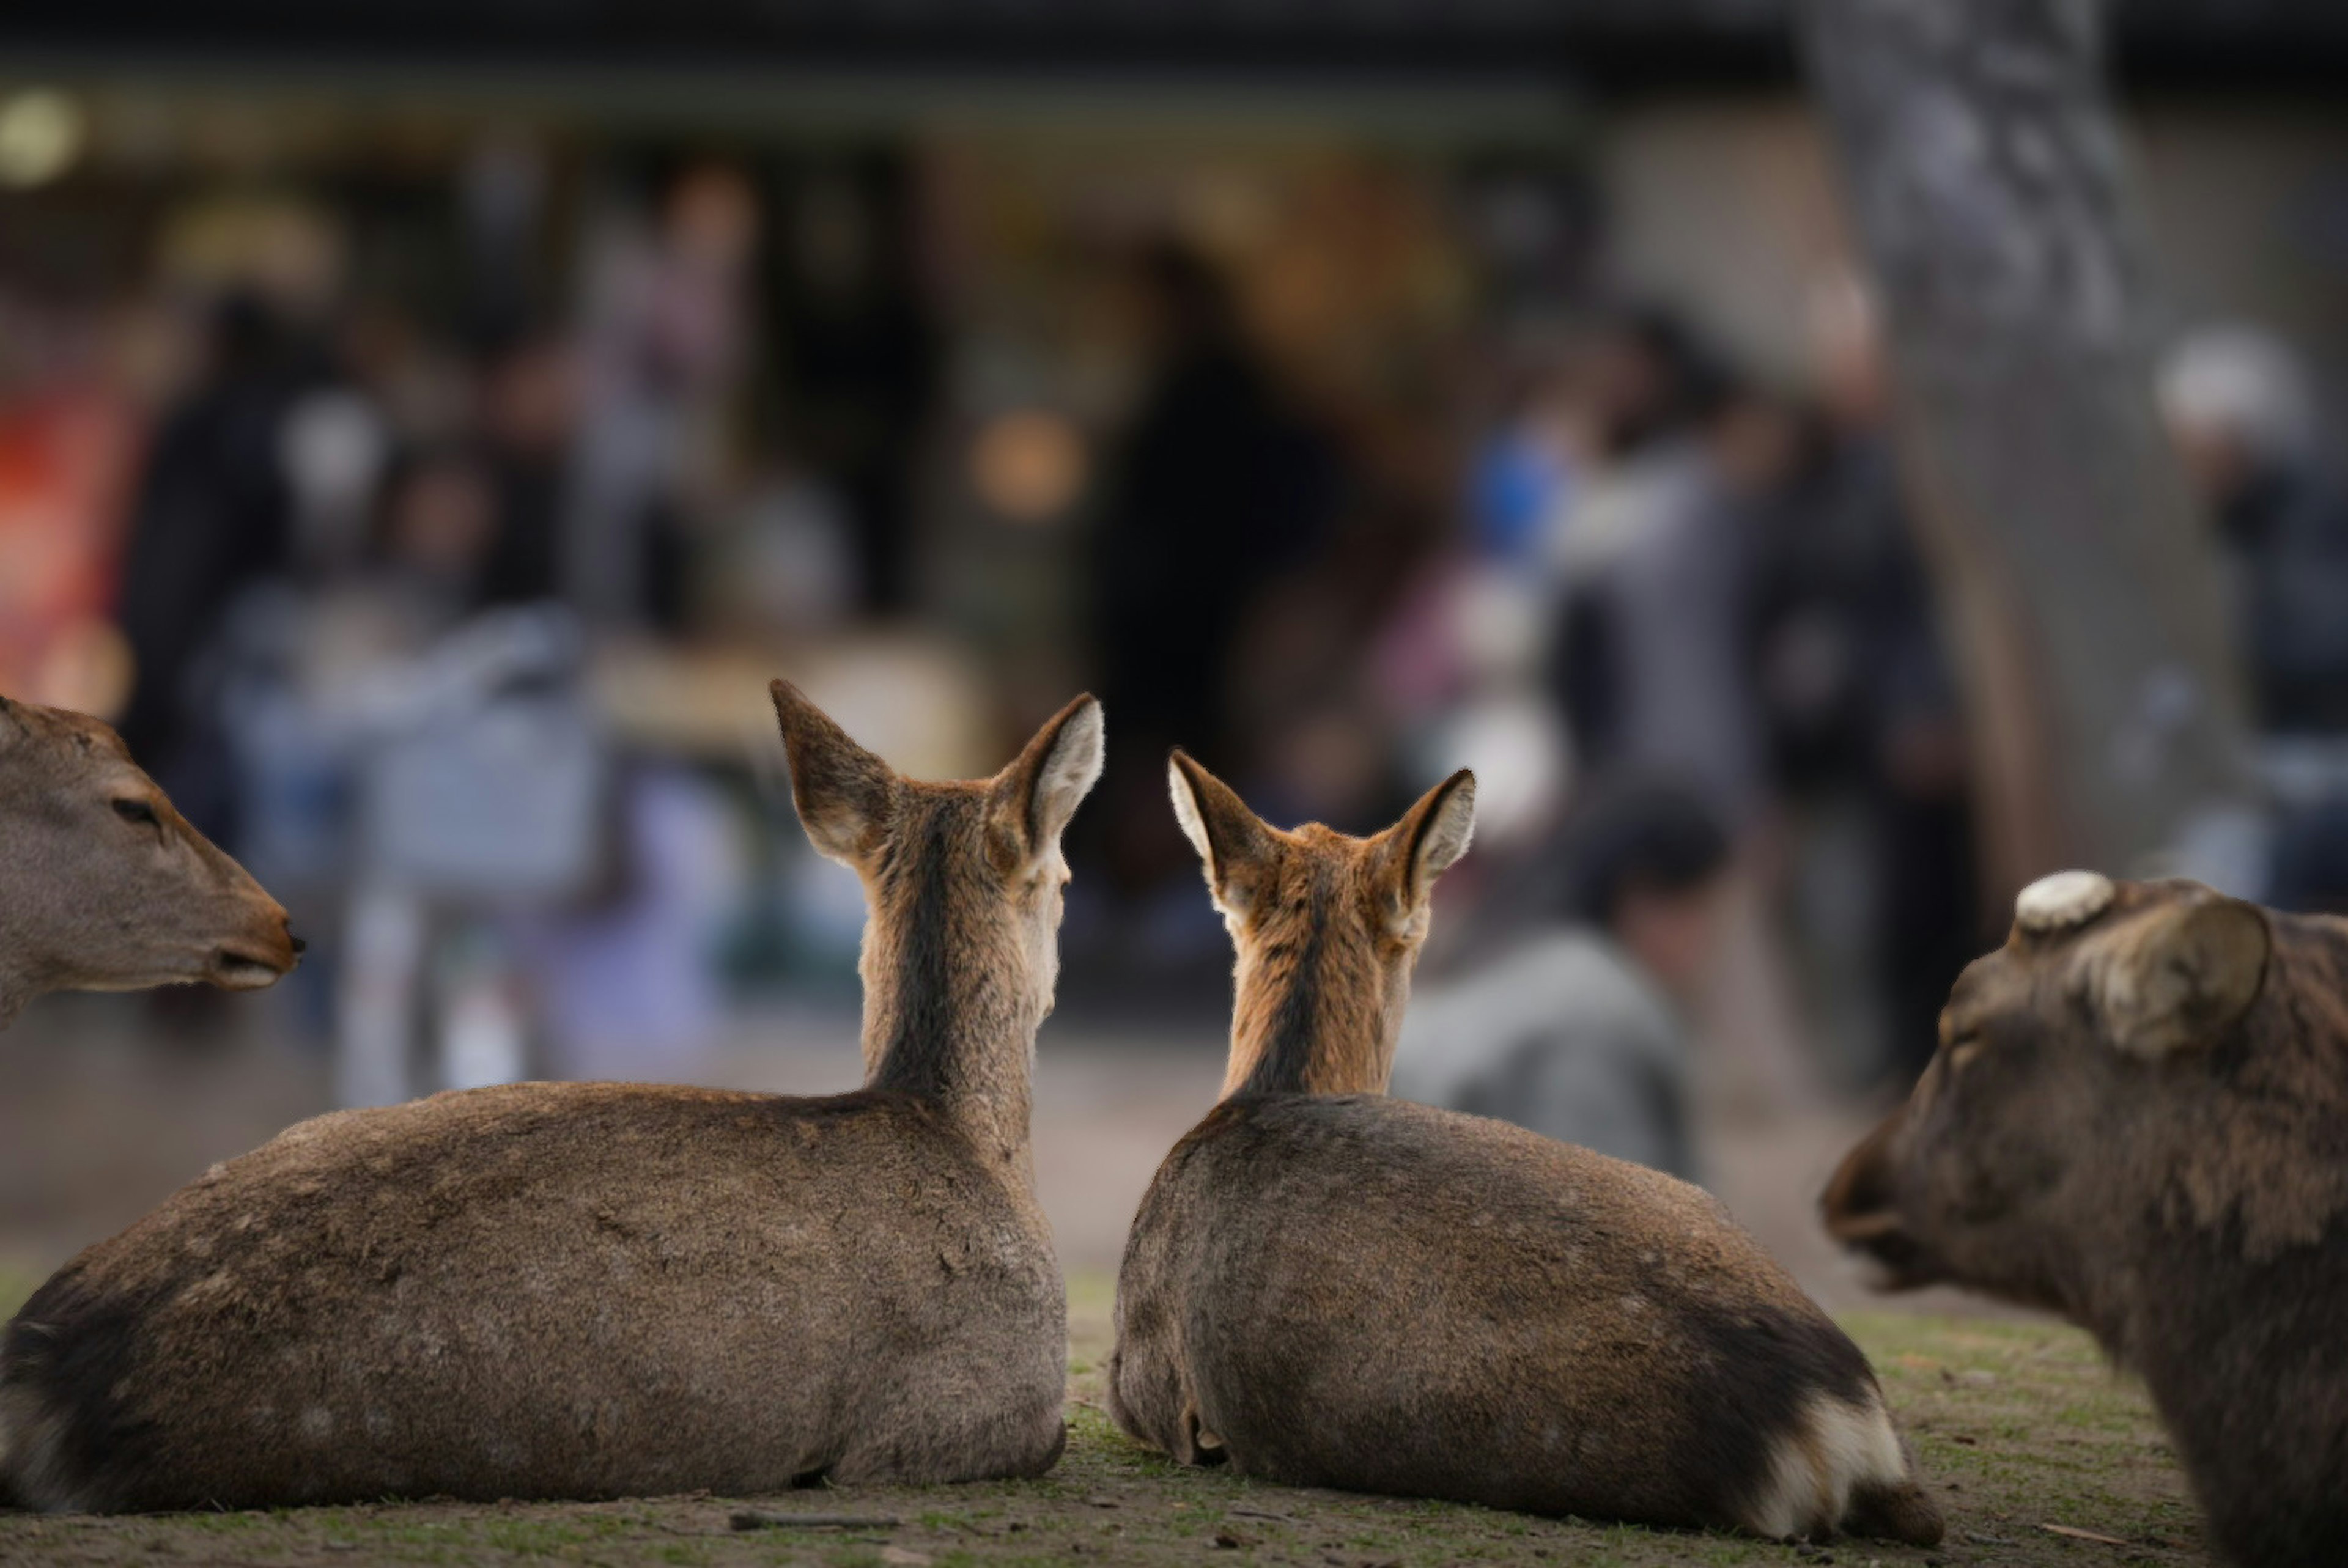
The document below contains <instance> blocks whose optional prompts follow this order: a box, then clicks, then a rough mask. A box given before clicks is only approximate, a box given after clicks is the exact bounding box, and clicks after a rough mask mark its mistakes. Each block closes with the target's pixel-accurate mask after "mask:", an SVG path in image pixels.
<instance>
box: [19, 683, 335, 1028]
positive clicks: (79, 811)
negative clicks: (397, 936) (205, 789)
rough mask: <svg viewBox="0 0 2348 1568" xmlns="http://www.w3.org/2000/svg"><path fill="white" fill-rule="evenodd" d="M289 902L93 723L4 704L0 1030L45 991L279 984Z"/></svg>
mask: <svg viewBox="0 0 2348 1568" xmlns="http://www.w3.org/2000/svg"><path fill="white" fill-rule="evenodd" d="M301 952H302V944H301V942H300V941H299V940H298V939H297V938H295V937H294V936H293V931H292V929H291V928H290V927H288V925H287V924H286V918H285V909H284V907H283V905H281V904H279V903H278V902H277V900H276V899H274V898H272V897H270V896H269V895H268V894H266V893H264V892H263V891H262V890H261V885H260V884H259V883H257V882H255V881H254V880H253V879H252V877H251V876H247V875H246V874H245V870H244V867H242V866H239V865H238V864H237V863H236V862H235V861H233V860H232V859H230V858H229V857H228V856H226V855H223V854H221V851H220V850H219V849H217V848H215V847H214V846H213V845H211V843H210V842H209V841H208V840H207V839H206V838H205V837H204V835H202V834H201V833H198V832H197V831H196V830H195V829H194V828H193V827H192V826H191V825H189V823H188V819H187V818H186V817H183V816H181V815H180V814H179V813H178V812H176V811H174V810H172V809H171V803H170V801H169V800H166V799H165V798H164V796H163V792H162V791H161V790H160V789H158V788H156V787H155V781H154V780H152V779H150V778H149V777H148V776H147V775H146V774H143V773H141V772H139V768H138V765H137V764H134V763H133V762H131V760H130V753H129V749H128V748H127V747H125V746H124V745H123V743H122V740H121V737H119V736H118V735H117V734H116V733H114V732H113V731H112V730H110V729H108V727H107V726H106V725H104V724H102V723H99V722H98V720H96V719H93V718H90V717H88V715H86V714H82V713H71V712H65V711H64V710H62V709H57V708H40V707H35V706H34V705H33V704H31V703H29V702H11V701H9V700H8V699H7V698H5V697H0V1029H5V1028H6V1027H7V1026H8V1025H9V1024H10V1023H12V1022H14V1021H15V1018H16V1015H17V1014H18V1013H20V1012H22V1011H23V1010H24V1009H25V1005H26V1003H27V1002H29V1001H31V1000H32V999H34V998H35V997H37V996H40V995H42V994H43V993H44V992H47V991H66V990H79V991H128V990H139V989H145V988H146V987H149V986H165V985H173V984H179V983H183V982H188V981H209V982H211V984H213V985H216V986H220V987H221V988H223V989H228V990H254V989H260V988H261V987H263V986H269V985H273V984H275V983H276V982H277V981H278V980H279V979H281V978H283V976H284V975H285V974H286V973H287V972H288V971H290V970H291V969H292V968H293V964H294V960H295V959H296V958H298V957H299V956H300V954H301Z"/></svg>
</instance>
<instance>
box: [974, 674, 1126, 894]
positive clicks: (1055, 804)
mask: <svg viewBox="0 0 2348 1568" xmlns="http://www.w3.org/2000/svg"><path fill="white" fill-rule="evenodd" d="M1103 748H1104V738H1103V729H1102V718H1101V705H1100V701H1099V699H1097V698H1096V697H1094V696H1093V695H1092V694H1091V693H1090V692H1086V694H1085V695H1083V696H1081V697H1079V698H1077V699H1076V701H1075V702H1071V703H1069V704H1068V705H1067V706H1066V707H1065V708H1063V709H1061V710H1060V711H1059V712H1056V713H1055V714H1053V715H1052V717H1051V718H1050V719H1049V720H1048V721H1046V722H1045V725H1044V727H1043V728H1042V729H1040V730H1038V731H1036V732H1035V739H1034V740H1031V741H1029V742H1028V743H1027V746H1026V749H1025V750H1024V751H1022V752H1021V753H1019V755H1018V758H1017V760H1015V761H1014V762H1013V763H1012V764H1011V765H1010V766H1009V767H1007V768H1005V769H1004V770H1003V771H1002V772H1001V773H1000V774H996V775H995V779H994V811H995V814H996V819H997V820H998V821H1000V822H1002V823H1004V825H1006V826H1008V827H1009V828H1010V830H1011V833H1012V835H1013V836H1014V838H1015V839H1016V840H1017V842H1018V844H1019V846H1020V848H1021V850H1022V851H1023V852H1024V853H1025V855H1026V856H1028V857H1030V858H1031V859H1032V858H1035V857H1036V856H1042V855H1043V854H1044V853H1045V851H1046V850H1047V849H1049V848H1051V847H1052V846H1053V845H1056V844H1057V843H1059V841H1060V835H1061V833H1062V832H1064V831H1065V830H1066V827H1067V825H1068V819H1069V818H1071V817H1073V816H1075V815H1076V807H1077V806H1079V805H1082V804H1084V799H1085V796H1086V795H1087V794H1091V793H1092V787H1093V785H1094V784H1096V783H1097V782H1098V781H1099V779H1100V775H1101V759H1102V757H1103V755H1104V749H1103Z"/></svg>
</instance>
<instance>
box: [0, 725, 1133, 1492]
mask: <svg viewBox="0 0 2348 1568" xmlns="http://www.w3.org/2000/svg"><path fill="white" fill-rule="evenodd" d="M777 705H778V710H779V711H780V712H781V713H782V717H783V723H784V733H785V740H786V743H787V745H788V749H789V750H790V753H791V762H792V786H793V792H794V794H795V796H796V797H797V799H798V805H799V811H800V815H801V817H802V819H803V820H804V821H805V823H806V825H807V826H808V832H809V835H810V836H811V837H813V838H814V839H815V841H816V843H817V845H818V847H819V848H821V849H823V850H824V851H825V852H826V853H828V854H832V855H836V856H839V857H840V858H842V859H846V860H849V861H850V863H851V864H852V865H854V866H856V868H857V869H858V870H859V872H860V874H861V875H862V876H863V877H864V880H865V884H866V890H867V894H868V897H870V900H871V905H872V918H871V921H870V924H869V926H868V928H867V932H866V941H865V949H864V958H863V971H864V977H865V981H866V986H867V992H868V996H867V1009H866V1020H865V1025H866V1027H865V1047H866V1060H867V1087H866V1088H865V1089H864V1090H862V1091H858V1092H855V1093H851V1094H846V1095H839V1096H833V1097H829V1098H820V1099H799V1098H787V1097H780V1096H772V1095H760V1094H744V1093H731V1092H720V1091H705V1090H695V1089H670V1088H654V1087H647V1086H636V1085H623V1084H517V1085H510V1086H507V1087H504V1088H498V1089H487V1090H478V1091H469V1092H464V1093H451V1094H443V1095H438V1096H436V1097H434V1098H433V1099H430V1100H426V1101H421V1102H415V1103H412V1104H407V1105H401V1106H393V1107H390V1108H387V1109H384V1110H375V1111H353V1112H337V1113H335V1114H333V1115H329V1116H324V1117H320V1118H318V1119H316V1120H315V1121H312V1122H304V1123H303V1124H302V1125H300V1126H298V1127H295V1128H293V1130H291V1131H290V1132H286V1133H284V1134H283V1135H281V1136H280V1137H279V1138H277V1139H276V1140H275V1141H274V1142H273V1143H269V1144H267V1145H266V1146H264V1147H263V1148H262V1149H260V1150H259V1151H257V1152H255V1153H252V1154H249V1155H246V1156H244V1157H243V1158H242V1159H239V1160H235V1161H232V1162H230V1163H227V1164H225V1165H223V1166H220V1167H217V1168H215V1170H214V1171H213V1172H212V1173H210V1174H209V1175H207V1176H205V1177H203V1178H202V1179H201V1180H199V1181H198V1182H196V1183H194V1184H191V1185H190V1186H189V1187H187V1188H185V1189H183V1190H182V1191H181V1192H180V1193H179V1194H176V1195H175V1196H174V1197H172V1198H171V1199H170V1200H169V1201H168V1202H167V1203H166V1204H164V1205H163V1207H162V1208H161V1209H160V1210H158V1211H157V1212H156V1213H155V1214H151V1215H149V1217H148V1218H147V1219H145V1220H143V1221H141V1222H140V1223H139V1225H134V1226H133V1227H132V1228H131V1229H129V1230H128V1231H126V1232H124V1233H123V1234H122V1235H118V1236H117V1237H115V1238H114V1239H113V1240H111V1241H108V1242H105V1243H102V1244H100V1245H98V1246H96V1247H93V1248H91V1249H90V1250H89V1251H88V1252H86V1253H84V1254H83V1255H81V1256H80V1257H79V1258H77V1259H76V1260H75V1261H74V1262H73V1263H71V1264H69V1265H68V1266H67V1267H66V1268H65V1269H64V1270H63V1271H61V1272H60V1273H59V1274H58V1275H57V1276H56V1277H55V1278H53V1279H51V1280H50V1281H49V1283H48V1284H47V1285H46V1286H43V1287H42V1289H41V1290H40V1291H39V1292H38V1293H36V1295H35V1296H34V1297H33V1299H32V1300H31V1301H30V1302H28V1303H27V1304H26V1307H25V1309H24V1311H23V1312H22V1313H21V1314H20V1315H19V1317H18V1318H17V1319H16V1321H15V1323H14V1324H13V1325H11V1326H10V1328H9V1330H8V1335H7V1337H6V1340H5V1347H0V1481H5V1482H6V1483H8V1484H11V1485H13V1487H14V1489H15V1491H16V1493H17V1494H18V1497H19V1499H20V1501H25V1502H27V1503H30V1504H31V1505H33V1506H36V1507H43V1508H53V1509H98V1510H144V1509H160V1508H189V1507H198V1506H206V1505H221V1506H228V1507H257V1506H271V1505H278V1504H287V1503H304V1502H324V1501H355V1500H360V1499H368V1498H378V1497H382V1496H386V1495H405V1496H423V1495H431V1494H435V1493H446V1494H448V1495H451V1496H457V1497H467V1498H482V1499H489V1498H499V1497H607V1496H613V1495H622V1494H629V1493H653V1492H670V1491H680V1490H688V1489H694V1488H702V1487H706V1488H709V1489H712V1490H715V1491H728V1492H736V1493H740V1492H756V1491H774V1490H778V1489H780V1488H783V1487H786V1486H788V1485H790V1484H791V1483H793V1482H794V1481H805V1480H808V1479H810V1478H828V1479H831V1480H837V1481H904V1482H924V1481H958V1480H974V1479H980V1478H987V1477H1004V1476H1022V1475H1035V1474H1038V1473H1041V1472H1042V1471H1045V1470H1046V1469H1048V1468H1049V1467H1050V1466H1051V1464H1052V1463H1053V1462H1054V1460H1056V1458H1057V1457H1058V1454H1059V1450H1060V1447H1061V1443H1062V1440H1063V1431H1064V1428H1063V1425H1062V1420H1061V1400H1062V1393H1063V1389H1064V1386H1065V1378H1066V1370H1065V1355H1066V1306H1065V1296H1064V1292H1063V1288H1062V1285H1061V1279H1060V1271H1059V1266H1058V1264H1057V1261H1056V1258H1055V1256H1054V1255H1053V1251H1052V1242H1051V1234H1050V1231H1049V1229H1048V1227H1047V1226H1046V1225H1045V1221H1044V1218H1043V1215H1042V1213H1041V1211H1040V1210H1039V1209H1038V1208H1037V1206H1036V1204H1035V1196H1034V1193H1033V1190H1032V1178H1031V1175H1030V1172H1029V1161H1028V1155H1027V1142H1026V1140H1027V1113H1028V1102H1027V1083H1028V1076H1029V1071H1030V1068H1031V1061H1032V1051H1033V1047H1034V1036H1035V1027H1036V1025H1037V1024H1038V1023H1039V1022H1040V1021H1041V1020H1042V1017H1043V1015H1044V1013H1045V1011H1046V1010H1047V1009H1048V1008H1049V1004H1050V996H1051V989H1052V982H1053V968H1052V954H1053V951H1054V939H1055V933H1056V927H1057V924H1058V918H1059V895H1060V886H1061V883H1062V881H1063V880H1064V879H1065V875H1066V873H1065V870H1064V868H1063V867H1062V866H1061V862H1060V859H1059V853H1058V836H1059V832H1060V829H1061V828H1062V827H1063V826H1065V825H1066V821H1067V817H1068V815H1070V814H1071V813H1072V812H1073V811H1074V809H1075V806H1076V803H1077V801H1078V800H1080V799H1081V798H1082V796H1083V794H1084V793H1085V791H1086V789H1087V788H1089V787H1090V784H1091V782H1092V779H1093V777H1094V776H1095V775H1096V774H1097V771H1098V766H1099V737H1100V722H1099V711H1098V707H1097V704H1095V703H1093V702H1091V701H1090V699H1083V700H1080V701H1079V702H1076V703H1074V704H1071V706H1070V707H1069V708H1068V709H1067V710H1066V711H1065V712H1063V713H1062V714H1061V715H1060V716H1059V717H1058V718H1057V719H1056V720H1055V721H1054V722H1053V723H1052V724H1051V725H1049V726H1047V727H1046V729H1045V732H1044V733H1042V734H1040V735H1039V736H1038V737H1037V738H1036V741H1035V743H1032V744H1031V745H1030V746H1029V747H1028V749H1027V752H1026V753H1024V754H1023V755H1022V757H1021V759H1020V760H1019V762H1017V763H1014V764H1013V765H1012V767H1011V768H1010V769H1007V770H1005V772H1004V774H1002V775H999V776H998V777H997V778H996V779H994V780H990V781H983V782H982V783H978V784H916V783H913V782H911V781H908V780H902V779H899V778H896V777H895V776H894V775H893V774H890V773H889V772H888V770H887V769H886V768H885V766H884V765H883V764H880V761H879V759H877V758H874V757H872V756H870V753H864V752H862V751H861V750H860V748H857V747H855V745H854V743H852V742H850V741H849V740H848V739H847V737H846V736H845V735H844V734H841V733H839V731H838V730H837V728H836V727H835V726H832V725H831V724H830V722H829V720H828V719H825V718H823V717H822V715H821V714H819V713H817V712H815V711H814V710H813V709H812V708H811V707H809V706H808V705H807V704H806V702H805V700H804V699H803V698H800V697H798V694H797V693H796V692H792V691H791V690H790V689H788V687H784V686H782V685H781V683H779V682H778V690H777Z"/></svg>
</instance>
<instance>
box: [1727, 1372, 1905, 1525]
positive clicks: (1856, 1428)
mask: <svg viewBox="0 0 2348 1568" xmlns="http://www.w3.org/2000/svg"><path fill="white" fill-rule="evenodd" d="M1907 1479H1908V1456H1907V1455H1906V1454H1905V1453H1903V1452H1901V1451H1900V1436H1899V1434H1898V1433H1897V1432H1894V1431H1893V1430H1891V1417H1890V1414H1889V1413H1888V1412H1887V1411H1886V1410H1885V1409H1884V1408H1883V1406H1882V1404H1881V1402H1880V1401H1870V1402H1869V1403H1868V1404H1865V1405H1852V1404H1847V1403H1845V1402H1844V1401H1843V1400H1841V1399H1836V1398H1835V1397H1834V1396H1832V1395H1831V1394H1814V1395H1812V1396H1811V1397H1810V1401H1809V1404H1808V1405H1807V1407H1805V1408H1804V1409H1803V1411H1802V1413H1801V1416H1800V1417H1799V1419H1797V1420H1796V1421H1795V1422H1794V1425H1793V1428H1792V1430H1789V1431H1787V1432H1786V1433H1785V1434H1784V1435H1782V1436H1781V1437H1779V1438H1778V1439H1777V1449H1776V1453H1775V1454H1773V1455H1772V1456H1771V1457H1770V1460H1769V1474H1768V1479H1767V1481H1765V1482H1764V1483H1763V1485H1762V1488H1761V1491H1760V1494H1759V1495H1758V1496H1757V1497H1756V1498H1755V1499H1754V1501H1753V1504H1752V1507H1751V1510H1750V1512H1748V1513H1747V1514H1746V1519H1745V1527H1746V1529H1747V1530H1750V1531H1752V1532H1754V1533H1755V1534H1756V1535H1765V1536H1767V1537H1769V1538H1770V1539H1772V1540H1775V1541H1788V1540H1793V1539H1795V1538H1797V1537H1800V1536H1824V1535H1829V1534H1832V1533H1833V1532H1834V1531H1835V1530H1836V1528H1837V1527H1838V1526H1839V1525H1840V1524H1841V1523H1842V1522H1843V1521H1844V1520H1845V1519H1846V1518H1848V1517H1849V1514H1850V1504H1851V1498H1852V1496H1853V1495H1854V1494H1855V1493H1856V1492H1857V1491H1859V1488H1860V1487H1862V1486H1872V1487H1886V1488H1889V1487H1897V1486H1900V1485H1901V1484H1902V1483H1904V1482H1905V1481H1907Z"/></svg>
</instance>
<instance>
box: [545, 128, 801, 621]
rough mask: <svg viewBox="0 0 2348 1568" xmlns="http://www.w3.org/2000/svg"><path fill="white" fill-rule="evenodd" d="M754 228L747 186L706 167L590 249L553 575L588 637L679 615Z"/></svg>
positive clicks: (714, 461) (745, 290) (738, 352)
mask: <svg viewBox="0 0 2348 1568" xmlns="http://www.w3.org/2000/svg"><path fill="white" fill-rule="evenodd" d="M758 231H759V211H758V200H757V192H756V190H754V189H753V188H752V186H751V184H750V182H749V180H748V179H747V178H745V177H744V175H743V174H742V172H741V171H740V170H739V169H736V168H734V167H733V166H731V165H729V164H725V163H716V162H705V163H695V164H691V165H689V166H687V167H686V168H685V169H684V170H683V171H682V172H681V173H679V174H677V175H676V176H675V178H674V179H672V180H670V181H669V183H668V185H667V186H666V188H665V189H664V191H663V192H662V195H661V199H660V203H659V211H658V214H657V217H656V219H655V220H654V222H653V223H652V224H651V225H650V226H646V225H644V224H642V223H640V222H637V221H636V220H633V218H628V217H620V218H615V219H613V220H609V221H606V222H605V223H604V224H603V225H602V228H601V229H600V230H599V231H598V232H597V233H596V234H595V235H594V236H593V237H592V239H591V241H590V242H589V246H588V251H587V254H586V255H585V257H584V258H583V267H584V270H585V272H586V276H587V283H586V298H585V304H584V308H583V312H582V324H581V329H580V348H579V352H580V355H581V378H580V386H581V392H582V396H581V404H580V410H579V420H580V425H579V438H578V440H577V441H576V442H575V443H574V445H573V446H572V470H571V474H570V477H569V480H568V484H567V486H566V488H565V496H566V503H565V504H566V507H567V513H566V517H565V520H564V528H563V532H564V536H565V537H564V539H563V545H562V569H563V578H564V584H563V586H564V594H563V597H564V598H565V599H566V600H568V601H569V602H570V603H571V604H572V606H573V607H574V608H575V609H576V610H578V611H579V612H580V613H581V614H582V615H583V616H585V617H586V618H587V620H588V621H589V622H590V623H591V624H592V625H594V626H597V627H604V628H613V629H628V630H635V629H644V628H648V627H663V628H673V627H674V624H675V620H676V619H677V616H678V612H679V610H681V608H682V602H681V601H682V598H683V586H684V581H685V562H684V560H683V559H682V557H683V556H684V554H685V535H686V533H687V531H688V529H689V526H690V522H691V520H692V514H693V513H694V512H695V510H696V508H697V507H700V506H701V505H703V504H704V503H705V502H706V501H708V500H709V499H711V497H710V496H709V494H708V492H709V490H710V489H711V488H712V487H713V486H714V484H715V479H716V473H715V471H716V469H718V468H720V467H722V466H723V465H722V461H721V459H722V457H723V456H724V447H725V446H726V441H727V439H728V437H729V434H730V432H729V429H728V420H729V415H731V414H732V413H733V403H734V400H735V398H736V395H737V394H738V393H739V392H740V390H741V384H742V380H743V374H744V371H745V368H746V364H747V358H746V354H745V345H746V344H747V343H749V342H750V341H751V335H752V334H751V332H750V323H749V316H750V310H751V295H750V279H751V264H752V262H753V261H754V259H755V257H756V253H757V245H758Z"/></svg>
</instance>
